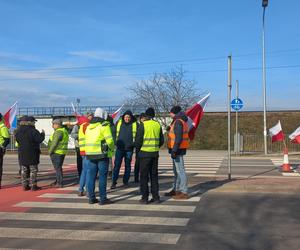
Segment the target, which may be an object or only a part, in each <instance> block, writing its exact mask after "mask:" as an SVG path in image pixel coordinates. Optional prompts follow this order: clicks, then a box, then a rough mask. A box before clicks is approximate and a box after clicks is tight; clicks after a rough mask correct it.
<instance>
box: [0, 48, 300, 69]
mask: <svg viewBox="0 0 300 250" xmlns="http://www.w3.org/2000/svg"><path fill="white" fill-rule="evenodd" d="M293 51H299V52H300V49H290V50H278V51H273V52H269V53H267V54H269V55H274V54H280V53H287V52H293ZM256 55H260V53H248V54H240V55H239V54H237V55H235V56H234V57H235V58H243V57H244V58H245V57H250V56H256ZM226 58H227V56H217V57H203V58H194V59H178V60H166V61H156V62H144V63H128V64H114V65H102V66H101V65H91V66H72V67H53V68H31V69H30V68H29V69H28V68H27V69H0V71H8V72H26V71H29V72H35V71H37V72H39V71H64V70H66V71H68V70H89V69H109V68H122V67H123V68H124V67H125V68H127V67H141V66H151V65H163V64H178V63H193V62H195V63H196V62H200V61H211V60H213V61H217V60H225V59H226Z"/></svg>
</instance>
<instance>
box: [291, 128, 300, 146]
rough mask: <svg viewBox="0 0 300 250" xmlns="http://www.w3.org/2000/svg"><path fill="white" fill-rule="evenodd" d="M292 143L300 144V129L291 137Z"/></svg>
mask: <svg viewBox="0 0 300 250" xmlns="http://www.w3.org/2000/svg"><path fill="white" fill-rule="evenodd" d="M289 138H290V139H291V142H292V143H296V144H300V127H299V128H297V129H296V130H295V131H294V132H293V133H292V134H291V135H290V136H289Z"/></svg>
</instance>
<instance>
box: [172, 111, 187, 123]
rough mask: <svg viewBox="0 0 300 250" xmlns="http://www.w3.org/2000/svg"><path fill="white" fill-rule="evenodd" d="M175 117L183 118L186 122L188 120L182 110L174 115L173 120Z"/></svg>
mask: <svg viewBox="0 0 300 250" xmlns="http://www.w3.org/2000/svg"><path fill="white" fill-rule="evenodd" d="M177 119H181V120H183V121H184V122H187V121H188V117H187V115H186V114H185V113H184V112H183V111H179V112H178V113H177V114H176V115H175V117H174V120H177Z"/></svg>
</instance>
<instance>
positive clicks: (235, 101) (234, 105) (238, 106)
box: [230, 98, 244, 111]
mask: <svg viewBox="0 0 300 250" xmlns="http://www.w3.org/2000/svg"><path fill="white" fill-rule="evenodd" d="M230 105H231V108H232V109H233V110H235V111H237V110H240V109H241V108H242V107H243V105H244V104H243V101H242V100H241V99H240V98H235V99H233V100H232V101H231V103H230Z"/></svg>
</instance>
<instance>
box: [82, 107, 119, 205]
mask: <svg viewBox="0 0 300 250" xmlns="http://www.w3.org/2000/svg"><path fill="white" fill-rule="evenodd" d="M107 115H108V114H107V112H106V111H105V110H103V109H101V108H97V109H96V110H95V114H94V118H93V119H92V120H91V121H90V124H89V125H88V126H87V128H86V130H85V154H86V158H87V160H88V172H87V175H88V179H87V190H88V196H89V204H94V203H97V202H98V199H96V195H95V181H96V176H97V173H98V172H99V196H100V201H99V205H106V204H111V203H112V201H111V200H109V199H108V198H107V194H106V186H107V174H108V164H109V157H111V155H112V152H113V151H114V147H115V144H114V140H113V136H112V133H111V129H110V124H109V122H108V121H107V120H106V119H107Z"/></svg>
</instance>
